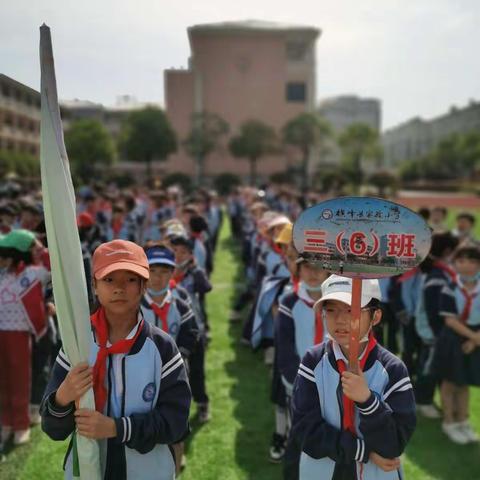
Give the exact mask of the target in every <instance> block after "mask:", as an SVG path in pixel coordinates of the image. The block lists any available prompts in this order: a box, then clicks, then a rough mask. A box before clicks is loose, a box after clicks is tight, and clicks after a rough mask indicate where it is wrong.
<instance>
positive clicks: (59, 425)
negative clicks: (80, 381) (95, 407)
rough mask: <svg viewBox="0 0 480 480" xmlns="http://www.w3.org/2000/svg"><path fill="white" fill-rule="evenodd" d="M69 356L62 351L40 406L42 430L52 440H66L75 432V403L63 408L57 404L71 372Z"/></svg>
mask: <svg viewBox="0 0 480 480" xmlns="http://www.w3.org/2000/svg"><path fill="white" fill-rule="evenodd" d="M70 368H71V367H70V362H69V361H68V359H67V356H66V355H65V353H64V352H63V350H60V351H59V353H58V355H57V358H56V360H55V363H54V365H53V370H52V374H51V376H50V380H49V382H48V385H47V388H46V390H45V394H44V397H43V400H42V403H41V405H40V413H41V416H42V430H43V431H44V432H45V433H46V434H47V435H48V436H49V437H50V438H51V439H52V440H65V439H66V438H68V436H69V435H70V434H71V433H73V431H74V430H75V417H74V415H73V413H74V411H75V405H74V403H71V404H70V405H67V406H66V407H61V406H60V405H57V404H56V403H55V394H56V393H57V390H58V387H60V385H61V384H62V382H63V380H64V379H65V377H66V376H67V374H68V372H69V370H70Z"/></svg>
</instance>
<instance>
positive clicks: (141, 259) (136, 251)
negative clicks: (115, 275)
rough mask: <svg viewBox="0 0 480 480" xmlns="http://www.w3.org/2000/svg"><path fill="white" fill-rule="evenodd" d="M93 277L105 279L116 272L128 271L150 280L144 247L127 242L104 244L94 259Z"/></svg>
mask: <svg viewBox="0 0 480 480" xmlns="http://www.w3.org/2000/svg"><path fill="white" fill-rule="evenodd" d="M92 266H93V276H94V277H95V278H97V279H98V278H103V277H105V276H106V275H108V274H109V273H112V272H115V271H116V270H128V271H130V272H134V273H136V274H137V275H140V276H141V277H142V278H145V279H146V280H148V279H149V277H150V273H149V269H148V260H147V256H146V255H145V252H144V251H143V248H142V247H139V246H138V245H137V244H136V243H133V242H129V241H127V240H112V241H111V242H107V243H102V244H101V245H100V246H99V247H98V248H97V249H96V250H95V252H94V254H93V258H92Z"/></svg>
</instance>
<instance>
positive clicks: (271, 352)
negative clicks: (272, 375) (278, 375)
mask: <svg viewBox="0 0 480 480" xmlns="http://www.w3.org/2000/svg"><path fill="white" fill-rule="evenodd" d="M274 356H275V347H267V348H266V349H265V354H264V362H265V365H268V366H269V367H270V366H271V365H273V357H274Z"/></svg>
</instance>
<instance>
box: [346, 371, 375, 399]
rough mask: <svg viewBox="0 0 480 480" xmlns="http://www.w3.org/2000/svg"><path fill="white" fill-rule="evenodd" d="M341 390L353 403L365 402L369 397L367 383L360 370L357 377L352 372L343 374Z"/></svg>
mask: <svg viewBox="0 0 480 480" xmlns="http://www.w3.org/2000/svg"><path fill="white" fill-rule="evenodd" d="M342 389H343V393H344V394H345V395H346V396H347V397H348V398H349V399H350V400H353V401H354V402H359V403H363V402H366V401H367V400H368V399H369V398H370V395H371V392H370V389H369V388H368V385H367V381H366V380H365V376H364V374H363V372H362V371H361V370H360V372H359V374H358V375H357V374H355V373H352V372H343V373H342Z"/></svg>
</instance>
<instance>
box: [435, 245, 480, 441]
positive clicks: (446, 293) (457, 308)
mask: <svg viewBox="0 0 480 480" xmlns="http://www.w3.org/2000/svg"><path fill="white" fill-rule="evenodd" d="M453 267H454V269H455V272H456V274H457V275H456V276H455V278H454V281H453V282H451V283H450V284H449V285H446V286H445V287H444V288H443V290H442V293H441V298H440V312H439V315H440V316H441V317H442V318H443V319H444V321H445V326H444V328H443V329H442V331H441V333H440V335H439V337H438V341H437V344H436V348H435V356H434V360H433V363H434V364H433V370H434V372H435V375H436V378H438V379H439V381H440V382H441V383H440V393H441V399H442V412H443V424H442V430H443V431H444V433H445V434H446V435H447V436H448V437H449V438H450V440H452V441H453V442H455V443H458V444H466V443H470V442H477V441H478V435H477V434H476V433H475V431H474V430H473V427H472V425H471V424H470V422H469V421H468V417H469V411H468V410H469V408H468V405H469V386H470V385H472V386H477V387H478V386H480V348H479V347H480V295H479V294H480V278H479V273H480V250H479V249H478V248H477V247H475V246H463V247H459V248H458V250H456V252H455V254H454V256H453Z"/></svg>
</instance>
